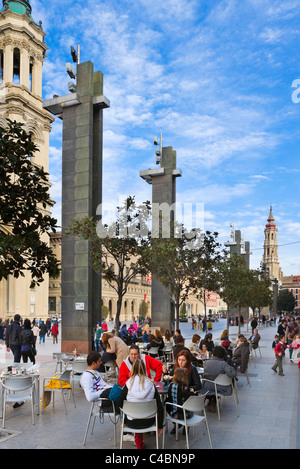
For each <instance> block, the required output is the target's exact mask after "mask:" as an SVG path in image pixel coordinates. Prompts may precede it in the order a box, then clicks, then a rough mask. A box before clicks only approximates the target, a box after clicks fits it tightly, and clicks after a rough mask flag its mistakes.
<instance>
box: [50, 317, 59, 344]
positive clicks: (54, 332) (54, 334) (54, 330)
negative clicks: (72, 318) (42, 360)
mask: <svg viewBox="0 0 300 469" xmlns="http://www.w3.org/2000/svg"><path fill="white" fill-rule="evenodd" d="M51 335H52V337H53V343H54V344H57V343H58V341H57V336H58V325H57V322H55V323H54V324H53V326H52V327H51Z"/></svg>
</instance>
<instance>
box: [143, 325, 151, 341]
mask: <svg viewBox="0 0 300 469" xmlns="http://www.w3.org/2000/svg"><path fill="white" fill-rule="evenodd" d="M150 334H151V330H150V329H149V328H148V329H147V330H145V331H144V332H143V336H142V341H143V344H148V343H149V335H150Z"/></svg>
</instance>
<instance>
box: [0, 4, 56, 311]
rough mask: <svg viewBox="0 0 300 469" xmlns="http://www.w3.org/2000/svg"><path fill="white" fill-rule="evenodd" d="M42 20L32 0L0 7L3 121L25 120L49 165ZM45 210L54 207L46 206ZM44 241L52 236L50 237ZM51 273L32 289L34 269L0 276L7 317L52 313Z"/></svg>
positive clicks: (37, 158)
mask: <svg viewBox="0 0 300 469" xmlns="http://www.w3.org/2000/svg"><path fill="white" fill-rule="evenodd" d="M44 38H45V32H44V31H43V29H42V23H41V22H39V24H36V23H35V21H34V19H33V17H32V9H31V5H30V2H29V0H3V1H2V9H1V10H0V126H2V127H5V126H6V123H7V119H10V120H12V121H14V120H16V121H17V122H21V123H23V124H24V130H25V131H27V133H28V134H29V135H30V138H31V139H32V141H33V142H34V143H35V144H36V146H37V147H38V149H39V151H38V152H36V153H35V154H33V155H31V161H32V162H33V163H34V164H36V165H38V166H42V167H43V168H44V170H45V171H46V172H48V171H49V135H50V131H51V123H53V122H54V118H53V117H52V116H51V114H50V113H49V112H48V111H47V110H45V109H43V99H42V69H43V61H44V58H45V56H46V51H47V49H48V48H47V46H46V44H45V40H44ZM45 212H47V213H49V211H48V210H47V209H46V210H45ZM43 240H44V241H47V242H49V240H48V239H46V238H45V239H44V238H43ZM48 296H49V279H48V278H45V280H44V282H43V283H42V284H41V285H40V286H39V287H36V288H35V289H30V275H29V273H27V272H26V273H25V277H24V278H23V277H21V278H18V279H15V278H13V277H9V280H8V281H5V280H2V281H1V282H0V311H1V313H2V314H3V315H4V317H12V316H13V315H14V314H16V313H18V314H20V315H21V316H23V317H28V318H31V317H37V315H38V316H39V317H44V318H45V317H47V316H48Z"/></svg>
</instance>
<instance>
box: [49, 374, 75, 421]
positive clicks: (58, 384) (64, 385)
mask: <svg viewBox="0 0 300 469" xmlns="http://www.w3.org/2000/svg"><path fill="white" fill-rule="evenodd" d="M46 381H48V383H47V384H45V383H46ZM71 383H72V370H66V371H64V372H63V374H62V375H60V376H52V377H49V376H48V377H45V378H44V379H43V402H42V413H43V412H44V402H45V391H46V392H47V391H48V392H51V394H52V395H51V397H52V401H53V408H54V396H55V393H56V392H59V393H61V395H62V398H63V403H64V408H65V414H66V415H67V406H66V401H65V396H64V394H65V392H66V391H70V393H71V394H72V398H73V403H74V407H76V404H75V397H74V390H73V387H72V385H71Z"/></svg>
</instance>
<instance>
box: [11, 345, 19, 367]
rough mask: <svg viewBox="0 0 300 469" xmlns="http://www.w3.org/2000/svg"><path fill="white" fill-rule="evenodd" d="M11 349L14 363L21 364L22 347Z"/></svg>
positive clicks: (14, 346)
mask: <svg viewBox="0 0 300 469" xmlns="http://www.w3.org/2000/svg"><path fill="white" fill-rule="evenodd" d="M9 348H10V350H11V351H12V353H13V355H14V362H15V363H20V361H21V347H18V346H16V345H12V346H11V347H9Z"/></svg>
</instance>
